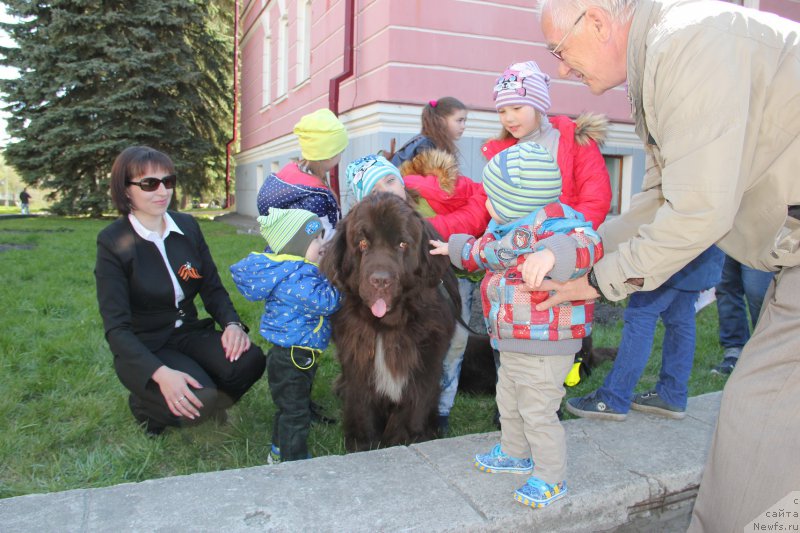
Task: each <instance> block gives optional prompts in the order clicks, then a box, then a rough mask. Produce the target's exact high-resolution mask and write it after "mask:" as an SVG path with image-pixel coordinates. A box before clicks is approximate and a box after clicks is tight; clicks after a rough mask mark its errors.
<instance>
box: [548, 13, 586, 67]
mask: <svg viewBox="0 0 800 533" xmlns="http://www.w3.org/2000/svg"><path fill="white" fill-rule="evenodd" d="M585 14H586V11H584V12H583V13H581V15H580V16H579V17H578V18H577V19H575V24H573V25H572V27H571V28H570V29H569V31H568V32H567V33H565V34H564V36H563V37H562V38H561V40H560V41H558V44H557V45H555V46H554V47H553V49H552V50H550V53H551V54H553V57H555V58H556V59H558V60H559V61H564V58H563V57H562V56H561V52H559V51H558V49H559V48H561V45H563V44H564V41H566V40H567V37H569V36H570V35H572V32H573V31H575V28H577V27H578V23H579V22H580V21H581V19H582V18H583V16H584V15H585Z"/></svg>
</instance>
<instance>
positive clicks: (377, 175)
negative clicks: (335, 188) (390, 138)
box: [345, 155, 405, 202]
mask: <svg viewBox="0 0 800 533" xmlns="http://www.w3.org/2000/svg"><path fill="white" fill-rule="evenodd" d="M345 173H346V174H347V185H348V186H349V187H350V189H351V190H352V191H353V194H354V195H355V197H356V200H357V201H359V202H360V201H361V200H362V199H363V198H364V197H365V196H368V195H369V193H371V192H372V189H373V188H374V187H375V185H376V184H377V183H378V182H379V181H380V180H381V179H383V178H385V177H386V176H394V177H396V178H397V179H398V180H400V183H402V184H403V185H405V183H404V182H403V177H402V176H401V175H400V171H399V170H397V167H396V166H394V165H393V164H391V163H390V162H389V161H388V160H387V159H386V158H385V157H383V156H382V155H368V156H365V157H362V158H361V159H358V160H356V161H353V162H352V163H350V164H349V165H347V171H346V172H345Z"/></svg>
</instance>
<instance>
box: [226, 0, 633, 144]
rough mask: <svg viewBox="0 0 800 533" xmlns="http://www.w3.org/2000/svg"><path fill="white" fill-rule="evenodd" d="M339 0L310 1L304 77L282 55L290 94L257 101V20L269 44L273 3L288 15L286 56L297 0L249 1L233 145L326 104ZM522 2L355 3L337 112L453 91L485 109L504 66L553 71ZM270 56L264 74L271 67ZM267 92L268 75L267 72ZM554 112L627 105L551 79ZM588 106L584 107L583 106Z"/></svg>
mask: <svg viewBox="0 0 800 533" xmlns="http://www.w3.org/2000/svg"><path fill="white" fill-rule="evenodd" d="M344 4H345V0H314V1H313V2H312V3H311V6H312V20H313V21H314V23H313V26H312V43H311V72H312V73H313V75H312V77H311V80H310V81H309V82H306V83H305V84H302V85H301V86H299V87H295V81H294V80H295V67H294V65H293V64H292V63H293V61H291V60H290V66H289V70H288V79H289V83H288V85H289V95H288V97H287V98H286V99H284V100H282V101H277V102H274V103H273V104H271V105H269V106H268V107H267V108H265V106H263V105H262V101H261V87H262V76H263V69H262V57H263V45H264V37H263V36H264V33H265V30H264V25H265V22H264V19H265V17H268V20H269V22H268V23H266V25H267V27H268V28H269V29H270V31H271V35H272V46H273V48H276V46H277V35H278V24H279V22H278V19H279V17H280V14H281V7H282V5H283V6H285V9H286V13H287V15H286V16H287V19H288V21H289V28H288V36H289V37H288V39H289V43H290V47H289V57H290V58H294V57H295V56H296V54H295V49H294V45H293V43H295V42H296V40H297V37H296V36H297V31H298V28H297V24H296V21H297V13H296V11H297V2H296V1H294V0H286V2H279V1H278V0H270V1H268V2H263V1H262V0H250V1H246V2H245V8H244V17H243V20H242V24H241V25H242V34H243V39H242V41H243V46H242V84H241V87H242V90H241V110H242V114H241V142H242V144H241V150H242V151H246V150H248V149H250V148H252V147H255V146H258V145H260V144H262V143H265V142H268V141H269V140H271V139H273V138H275V137H276V136H279V135H284V134H287V133H290V132H291V128H292V126H293V125H294V123H295V122H296V121H297V120H298V119H299V118H300V116H302V115H303V114H305V113H308V112H310V111H313V110H314V109H317V108H319V107H327V97H328V88H329V81H330V79H331V78H333V77H335V76H336V75H337V74H339V73H340V72H341V71H342V69H343V60H342V54H343V49H344V33H343V28H344V15H345V9H344ZM534 4H535V3H534V2H533V1H530V0H496V1H482V2H476V1H464V0H356V2H355V6H356V9H355V11H356V17H355V18H356V29H355V37H356V38H355V47H356V51H355V66H356V67H355V74H354V76H353V77H351V78H350V79H347V80H345V81H344V83H343V84H342V85H341V94H340V98H339V111H340V112H346V111H348V110H350V109H354V108H358V107H360V106H363V105H367V104H371V103H374V102H392V103H401V104H419V103H421V102H427V101H428V100H430V99H431V98H437V97H440V96H444V95H452V96H456V97H457V98H459V99H460V100H462V101H463V102H464V103H465V104H466V105H467V106H468V107H469V108H470V109H474V110H484V111H490V110H493V102H492V98H491V92H492V85H493V81H494V79H495V78H496V77H497V76H498V74H499V73H500V72H502V70H503V69H504V68H505V67H506V66H507V65H508V64H509V63H512V62H516V61H521V60H527V59H533V60H535V61H537V62H538V63H539V65H540V66H541V68H542V69H543V70H544V71H545V72H550V73H552V74H553V75H554V74H555V71H556V63H555V59H554V58H552V57H551V56H550V54H549V53H548V52H547V50H546V48H545V46H544V44H543V43H542V42H541V39H542V36H541V31H540V30H539V24H538V20H537V16H536V12H535V10H534V7H533V5H534ZM277 65H278V60H277V54H276V53H275V52H273V54H272V72H273V73H275V72H276V71H277ZM272 78H273V80H272V87H273V95H274V94H275V91H276V84H277V81H276V76H275V75H273V76H272ZM551 92H552V96H553V109H552V112H553V113H555V114H568V115H577V114H578V113H580V112H581V111H585V110H592V111H598V112H602V113H606V114H608V115H609V117H610V118H611V119H612V120H615V121H623V122H625V121H628V120H629V116H630V107H629V106H628V103H627V100H626V99H625V95H624V92H623V91H622V90H615V91H611V92H610V93H609V94H607V95H605V96H603V97H600V98H587V97H588V96H589V93H588V91H587V90H586V89H585V88H584V87H583V86H582V85H580V84H576V83H575V82H569V81H565V80H559V79H557V78H555V79H554V80H553V86H552V89H551ZM587 103H590V104H591V107H590V108H587V105H586V104H587Z"/></svg>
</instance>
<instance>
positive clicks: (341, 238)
mask: <svg viewBox="0 0 800 533" xmlns="http://www.w3.org/2000/svg"><path fill="white" fill-rule="evenodd" d="M348 218H349V217H344V218H343V219H342V220H340V221H339V224H337V225H336V233H334V234H333V238H332V239H331V240H330V241H328V242H327V243H326V244H325V253H324V255H323V256H322V260H320V263H319V268H320V270H321V271H322V273H323V274H325V277H327V278H328V279H329V280H330V282H331V283H332V284H333V285H334V286H335V287H336V288H337V289H340V290H342V289H344V288H345V284H346V280H347V279H349V277H350V274H351V273H352V272H353V257H352V256H353V254H351V253H347V228H348V226H349V223H348Z"/></svg>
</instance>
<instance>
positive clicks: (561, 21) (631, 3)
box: [539, 0, 639, 31]
mask: <svg viewBox="0 0 800 533" xmlns="http://www.w3.org/2000/svg"><path fill="white" fill-rule="evenodd" d="M638 3H639V0H539V13H540V16H541V13H542V11H543V10H544V9H545V7H549V8H550V16H551V17H552V20H553V26H554V27H555V28H556V29H557V30H560V31H567V30H568V29H569V28H571V27H572V25H573V24H575V19H576V18H578V16H580V14H581V13H583V12H584V11H586V10H587V9H588V8H590V7H592V6H596V7H599V8H600V9H603V10H605V11H607V12H608V13H609V14H610V15H611V17H612V18H613V19H614V20H616V21H617V22H626V21H628V20H629V19H630V18H631V16H633V9H634V8H635V7H636V4H638Z"/></svg>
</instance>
